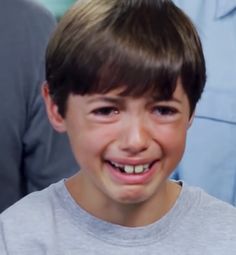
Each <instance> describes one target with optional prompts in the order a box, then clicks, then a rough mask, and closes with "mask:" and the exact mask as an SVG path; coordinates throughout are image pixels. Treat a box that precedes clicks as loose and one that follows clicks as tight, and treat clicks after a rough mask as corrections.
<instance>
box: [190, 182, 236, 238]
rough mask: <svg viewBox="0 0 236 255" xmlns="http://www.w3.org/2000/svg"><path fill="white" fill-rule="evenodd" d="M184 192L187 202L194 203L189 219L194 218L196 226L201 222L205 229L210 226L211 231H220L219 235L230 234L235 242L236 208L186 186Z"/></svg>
mask: <svg viewBox="0 0 236 255" xmlns="http://www.w3.org/2000/svg"><path fill="white" fill-rule="evenodd" d="M185 190H186V192H187V193H188V200H189V201H194V202H193V206H192V208H191V212H190V213H189V216H190V218H192V219H193V217H195V219H196V220H195V221H194V222H196V224H199V222H201V224H203V225H204V226H205V227H207V226H211V228H212V229H214V228H215V229H220V232H221V233H222V232H225V233H228V234H232V235H233V236H234V238H235V241H236V208H235V207H233V206H232V205H230V204H228V203H226V202H223V201H221V200H219V199H217V198H215V197H213V196H211V195H209V194H207V193H206V192H205V191H203V190H202V189H200V188H197V187H190V186H187V187H185ZM189 220H190V221H191V219H189ZM194 222H193V223H194Z"/></svg>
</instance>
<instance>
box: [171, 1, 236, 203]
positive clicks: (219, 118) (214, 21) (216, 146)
mask: <svg viewBox="0 0 236 255" xmlns="http://www.w3.org/2000/svg"><path fill="white" fill-rule="evenodd" d="M173 2H175V3H176V5H177V6H179V7H180V8H181V9H183V10H184V11H185V12H186V13H187V14H188V15H189V16H190V17H191V19H192V20H193V22H194V24H195V25H196V26H197V29H198V32H199V34H200V37H201V40H202V44H203V49H204V53H205V58H206V66H207V84H206V88H205V91H204V93H203V96H202V99H201V100H200V102H199V104H198V106H197V110H196V118H195V120H194V122H193V124H192V127H191V128H190V129H189V131H188V141H187V146H186V153H185V155H184V158H183V160H182V162H181V163H180V165H179V167H178V168H177V170H176V172H175V173H174V178H175V179H183V180H185V181H186V182H187V183H189V184H192V185H197V186H201V187H202V188H204V189H205V190H206V191H207V192H208V193H210V194H212V195H214V196H216V197H218V198H220V199H222V200H225V201H227V202H230V203H231V204H233V205H236V0H192V1H189V0H174V1H173Z"/></svg>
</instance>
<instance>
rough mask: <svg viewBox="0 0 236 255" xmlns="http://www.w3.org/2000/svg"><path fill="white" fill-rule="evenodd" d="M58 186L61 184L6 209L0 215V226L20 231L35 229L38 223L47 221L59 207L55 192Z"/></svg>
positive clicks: (34, 193)
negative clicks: (22, 229)
mask: <svg viewBox="0 0 236 255" xmlns="http://www.w3.org/2000/svg"><path fill="white" fill-rule="evenodd" d="M59 185H61V182H58V183H56V184H53V185H51V186H49V187H48V188H46V189H44V190H42V191H36V192H33V193H31V194H29V195H27V196H26V197H24V198H23V199H21V200H20V201H18V202H16V203H15V204H14V205H13V206H11V207H10V208H8V209H6V210H5V211H4V212H3V213H2V214H1V215H0V220H1V224H2V226H5V227H6V228H8V227H10V226H12V227H14V229H17V228H20V229H21V228H22V227H24V228H28V229H30V228H31V227H33V228H35V226H37V224H39V222H46V220H49V219H50V217H53V214H54V212H55V210H56V209H57V206H58V205H59V203H58V202H57V197H56V196H57V194H56V192H55V189H56V188H57V187H58V186H59ZM35 224H36V225H35ZM42 225H43V224H42ZM18 226H19V227H18Z"/></svg>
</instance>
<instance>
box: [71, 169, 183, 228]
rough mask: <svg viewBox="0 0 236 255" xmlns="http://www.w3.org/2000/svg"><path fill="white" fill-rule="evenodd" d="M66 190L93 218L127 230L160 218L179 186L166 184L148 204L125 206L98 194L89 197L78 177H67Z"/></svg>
mask: <svg viewBox="0 0 236 255" xmlns="http://www.w3.org/2000/svg"><path fill="white" fill-rule="evenodd" d="M66 187H67V189H68V191H69V192H70V194H71V195H72V197H73V198H74V200H75V201H76V202H77V203H78V204H79V205H80V206H81V207H82V208H83V209H84V210H86V211H87V212H89V213H90V214H92V215H93V216H95V217H97V218H99V219H101V220H104V221H107V222H111V223H113V224H118V225H122V226H127V227H139V226H145V225H149V224H151V223H153V222H155V221H157V220H159V219H160V218H162V217H163V216H164V215H165V214H166V213H168V211H169V210H170V209H171V208H172V206H173V205H174V203H175V201H176V199H177V198H178V196H179V193H180V190H181V187H180V186H179V185H178V184H176V183H173V182H171V181H166V182H165V183H164V184H163V187H161V188H160V190H159V191H157V192H156V193H155V194H154V195H153V197H151V198H150V199H149V200H148V201H145V202H140V203H134V204H126V203H117V202H114V201H113V200H111V199H104V195H103V194H100V193H99V192H93V193H92V194H91V190H90V189H89V190H88V189H87V185H86V184H85V182H84V180H83V178H82V175H81V174H78V175H75V176H73V177H72V178H70V179H69V180H68V181H67V182H66ZM78 187H79V188H78ZM91 198H92V199H91Z"/></svg>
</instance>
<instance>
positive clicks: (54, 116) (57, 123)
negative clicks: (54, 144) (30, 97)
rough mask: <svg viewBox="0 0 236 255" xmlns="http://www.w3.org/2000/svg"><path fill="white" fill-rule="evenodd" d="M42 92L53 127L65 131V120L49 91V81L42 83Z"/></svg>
mask: <svg viewBox="0 0 236 255" xmlns="http://www.w3.org/2000/svg"><path fill="white" fill-rule="evenodd" d="M41 93H42V96H43V99H44V103H45V106H46V111H47V114H48V119H49V121H50V123H51V125H52V126H53V128H54V129H55V130H56V131H58V132H65V131H66V128H65V120H64V118H63V117H62V116H61V114H60V113H59V112H58V106H57V105H56V104H55V102H54V100H53V99H52V97H51V95H50V93H49V88H48V83H47V82H45V83H44V84H43V85H42V89H41Z"/></svg>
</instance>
